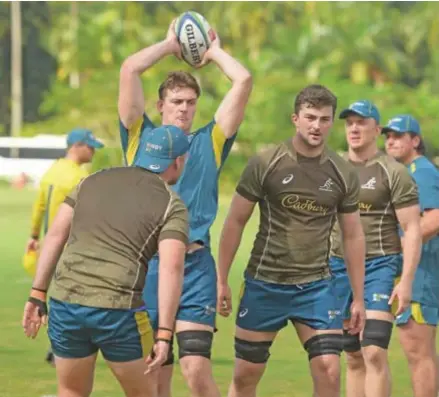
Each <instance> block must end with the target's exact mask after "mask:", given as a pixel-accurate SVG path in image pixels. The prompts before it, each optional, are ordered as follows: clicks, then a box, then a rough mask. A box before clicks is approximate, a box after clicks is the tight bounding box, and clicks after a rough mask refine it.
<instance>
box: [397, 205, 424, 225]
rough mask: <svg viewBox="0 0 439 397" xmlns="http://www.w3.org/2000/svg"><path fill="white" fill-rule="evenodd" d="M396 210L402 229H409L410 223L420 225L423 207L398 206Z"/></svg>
mask: <svg viewBox="0 0 439 397" xmlns="http://www.w3.org/2000/svg"><path fill="white" fill-rule="evenodd" d="M395 212H396V217H397V219H398V222H399V224H400V225H401V228H402V230H404V231H405V230H407V228H408V227H409V226H410V225H418V226H419V225H420V219H421V215H420V214H421V209H420V207H419V205H417V204H416V205H411V206H408V207H404V208H397V209H395Z"/></svg>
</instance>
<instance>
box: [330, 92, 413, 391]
mask: <svg viewBox="0 0 439 397" xmlns="http://www.w3.org/2000/svg"><path fill="white" fill-rule="evenodd" d="M340 118H341V119H345V126H346V127H345V128H346V139H347V142H348V147H349V150H348V160H349V162H350V163H351V164H352V165H353V166H354V167H355V169H356V171H357V173H358V175H359V178H360V196H359V200H360V202H359V208H360V215H361V223H362V226H363V230H364V234H365V236H366V277H365V288H364V291H365V305H366V317H367V319H366V326H365V329H364V331H363V333H362V335H361V339H360V335H359V334H356V335H352V334H350V333H348V332H347V331H345V333H344V350H345V351H346V354H347V387H346V389H347V392H346V393H347V394H346V395H347V397H363V396H366V397H388V396H390V393H391V375H390V369H389V363H388V352H387V349H388V346H389V342H390V337H391V334H392V327H393V321H394V313H392V302H393V300H395V298H397V300H395V301H397V303H398V307H397V309H396V313H395V314H396V315H399V314H401V313H402V312H403V311H404V310H405V309H406V308H407V307H408V305H409V304H410V299H411V290H412V281H413V278H414V275H415V271H416V267H417V265H418V261H419V255H420V248H421V238H420V226H419V205H418V194H417V189H416V184H415V182H414V181H413V179H412V178H411V177H410V175H409V173H408V172H407V170H406V169H405V167H404V166H402V165H401V164H399V163H398V162H397V161H395V160H394V159H393V158H392V157H390V156H387V155H386V154H385V153H382V152H380V150H379V149H378V146H377V139H378V137H379V136H380V132H381V127H380V125H379V123H380V116H379V112H378V109H377V108H376V106H375V105H374V104H373V103H371V102H370V101H366V100H361V101H357V102H355V103H353V104H351V105H350V106H349V107H348V108H347V109H345V110H343V111H342V112H341V113H340ZM398 225H400V227H401V228H402V229H403V231H404V233H405V236H406V239H405V240H404V246H403V247H401V243H400V238H399V234H398ZM337 226H338V225H336V227H335V228H334V233H333V235H332V249H331V260H330V265H331V269H332V271H333V274H334V275H335V277H336V280H337V289H338V290H339V296H340V299H341V303H342V304H341V311H342V314H343V317H344V319H345V320H348V319H349V317H350V313H349V304H350V301H351V296H350V294H349V293H348V292H347V291H349V290H350V288H349V280H348V274H347V271H348V270H349V269H348V270H347V269H346V265H345V262H346V259H347V257H346V252H345V251H344V250H343V248H344V247H343V245H342V244H341V243H342V238H341V233H340V229H339V228H338V227H337ZM402 250H403V251H404V260H403V263H402V275H401V279H400V281H399V283H397V284H396V286H395V281H396V278H397V276H398V275H399V273H400V271H401V252H402Z"/></svg>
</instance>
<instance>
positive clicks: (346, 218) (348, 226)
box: [338, 210, 363, 238]
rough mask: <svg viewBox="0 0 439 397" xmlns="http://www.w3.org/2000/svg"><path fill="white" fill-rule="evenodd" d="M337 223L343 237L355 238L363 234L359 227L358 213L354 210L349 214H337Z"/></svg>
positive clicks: (361, 228)
mask: <svg viewBox="0 0 439 397" xmlns="http://www.w3.org/2000/svg"><path fill="white" fill-rule="evenodd" d="M338 223H339V225H340V230H341V232H342V235H343V237H345V238H349V237H356V236H358V235H361V234H363V227H362V226H361V218H360V211H358V210H356V211H354V212H350V213H339V214H338Z"/></svg>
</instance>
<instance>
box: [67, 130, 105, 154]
mask: <svg viewBox="0 0 439 397" xmlns="http://www.w3.org/2000/svg"><path fill="white" fill-rule="evenodd" d="M75 143H85V144H86V145H88V146H90V147H92V148H95V149H100V148H103V147H104V144H103V143H102V142H99V141H98V140H97V139H96V138H95V137H94V135H93V133H92V132H91V131H90V130H87V129H84V128H76V129H74V130H72V131H70V132H69V134H68V135H67V146H72V145H74V144H75Z"/></svg>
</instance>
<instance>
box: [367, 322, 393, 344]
mask: <svg viewBox="0 0 439 397" xmlns="http://www.w3.org/2000/svg"><path fill="white" fill-rule="evenodd" d="M392 328H393V323H391V322H389V321H384V320H372V319H371V320H366V326H365V327H364V331H363V340H362V341H361V346H362V347H366V346H378V347H381V348H382V349H387V348H388V347H389V343H390V337H391V336H392Z"/></svg>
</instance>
